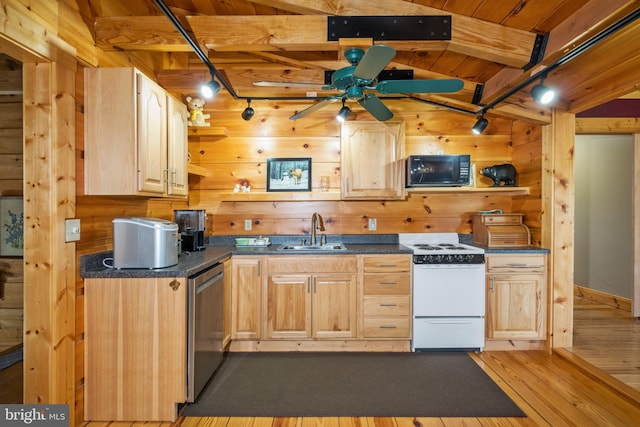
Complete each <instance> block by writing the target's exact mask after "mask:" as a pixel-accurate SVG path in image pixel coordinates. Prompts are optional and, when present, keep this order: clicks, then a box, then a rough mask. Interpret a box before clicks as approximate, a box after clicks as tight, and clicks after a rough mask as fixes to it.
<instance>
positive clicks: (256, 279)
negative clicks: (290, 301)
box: [231, 256, 264, 339]
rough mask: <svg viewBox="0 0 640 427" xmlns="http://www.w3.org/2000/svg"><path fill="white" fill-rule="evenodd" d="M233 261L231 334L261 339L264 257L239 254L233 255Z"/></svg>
mask: <svg viewBox="0 0 640 427" xmlns="http://www.w3.org/2000/svg"><path fill="white" fill-rule="evenodd" d="M231 263H232V266H233V274H232V297H231V298H232V299H231V316H232V323H231V336H232V338H233V339H259V338H260V319H261V309H260V307H261V303H262V264H263V263H264V258H263V257H245V256H238V257H233V258H232V259H231Z"/></svg>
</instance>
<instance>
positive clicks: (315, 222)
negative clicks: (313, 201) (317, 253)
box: [311, 212, 324, 245]
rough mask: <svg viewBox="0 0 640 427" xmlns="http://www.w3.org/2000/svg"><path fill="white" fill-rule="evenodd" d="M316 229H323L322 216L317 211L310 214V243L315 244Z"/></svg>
mask: <svg viewBox="0 0 640 427" xmlns="http://www.w3.org/2000/svg"><path fill="white" fill-rule="evenodd" d="M316 229H318V230H320V231H324V221H323V220H322V216H320V214H319V213H318V212H315V213H314V214H313V216H311V244H312V245H315V244H316V243H317V242H316Z"/></svg>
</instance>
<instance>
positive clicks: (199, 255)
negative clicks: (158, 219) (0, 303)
mask: <svg viewBox="0 0 640 427" xmlns="http://www.w3.org/2000/svg"><path fill="white" fill-rule="evenodd" d="M235 237H237V236H219V237H215V238H210V241H209V245H208V246H207V247H206V248H205V250H203V251H198V252H189V253H187V252H182V253H181V254H180V256H179V257H178V264H177V265H175V266H172V267H166V268H156V269H137V268H127V269H114V268H109V267H105V266H104V265H103V263H102V262H103V260H104V259H105V258H110V257H113V252H110V251H107V252H101V253H97V254H91V255H84V256H82V257H80V276H81V277H82V278H135V277H139V278H150V277H189V276H192V275H194V274H196V273H198V272H200V271H202V270H204V269H206V268H208V267H210V266H212V265H214V264H217V263H219V262H222V261H224V260H225V259H227V258H230V257H231V256H237V255H253V256H256V255H269V256H282V255H285V256H299V255H307V256H308V255H311V256H313V255H315V254H322V255H327V254H332V255H358V254H411V253H413V252H412V251H411V249H409V248H407V247H406V246H402V245H400V244H398V236H397V235H372V236H356V235H341V236H328V238H327V240H328V242H329V243H337V242H340V243H343V244H344V245H345V246H346V249H345V250H326V251H320V250H317V251H279V250H278V247H279V246H280V245H281V244H284V243H296V244H298V243H300V240H301V239H305V238H306V239H307V240H309V236H273V237H271V242H272V244H271V245H270V246H246V247H236V246H235Z"/></svg>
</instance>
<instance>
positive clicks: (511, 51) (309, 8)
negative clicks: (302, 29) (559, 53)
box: [252, 0, 536, 67]
mask: <svg viewBox="0 0 640 427" xmlns="http://www.w3.org/2000/svg"><path fill="white" fill-rule="evenodd" d="M252 2H253V3H258V4H263V5H266V6H270V7H274V8H278V9H283V10H286V11H288V12H293V13H300V14H306V15H311V14H318V15H338V16H403V15H438V16H442V15H451V18H452V19H451V33H452V39H451V43H450V45H449V49H450V50H451V51H454V52H457V53H461V54H464V55H470V56H475V57H477V58H482V59H485V60H488V61H494V62H497V63H499V64H505V65H508V66H512V67H522V66H524V65H525V64H527V63H528V62H529V60H530V59H531V51H532V49H533V46H534V42H535V37H536V36H535V34H534V33H530V32H527V31H522V30H518V29H515V28H508V27H505V26H503V25H500V24H495V23H492V22H488V21H482V20H480V19H476V18H471V17H469V16H464V15H458V14H455V13H449V12H446V11H443V10H441V9H436V8H433V7H428V6H423V5H421V4H417V3H414V2H408V1H404V0H385V1H382V2H372V1H371V0H350V1H348V2H336V1H332V0H255V1H254V0H252Z"/></svg>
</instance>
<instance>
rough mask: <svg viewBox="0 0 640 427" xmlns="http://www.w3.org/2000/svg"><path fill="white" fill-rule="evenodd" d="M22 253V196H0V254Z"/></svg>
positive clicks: (13, 254) (19, 254)
mask: <svg viewBox="0 0 640 427" xmlns="http://www.w3.org/2000/svg"><path fill="white" fill-rule="evenodd" d="M23 254H24V207H23V199H22V197H0V256H23Z"/></svg>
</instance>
